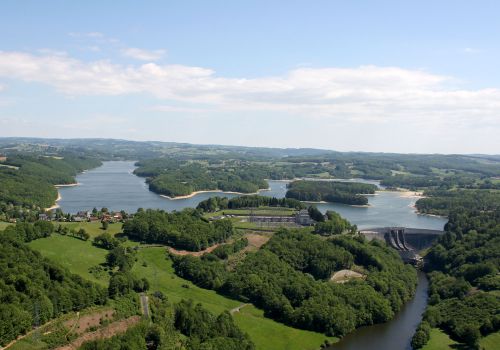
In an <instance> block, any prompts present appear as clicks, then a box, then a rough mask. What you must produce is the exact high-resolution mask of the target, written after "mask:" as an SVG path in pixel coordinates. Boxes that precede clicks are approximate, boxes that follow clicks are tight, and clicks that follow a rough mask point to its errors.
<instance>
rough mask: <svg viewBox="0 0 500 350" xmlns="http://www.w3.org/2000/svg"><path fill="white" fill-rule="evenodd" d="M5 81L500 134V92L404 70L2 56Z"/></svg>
mask: <svg viewBox="0 0 500 350" xmlns="http://www.w3.org/2000/svg"><path fill="white" fill-rule="evenodd" d="M2 77H3V78H9V79H18V80H22V81H26V82H38V83H43V84H47V85H49V86H52V87H54V88H55V89H57V90H58V91H60V92H62V93H63V94H65V95H68V96H78V95H123V94H134V93H148V94H151V95H153V96H155V97H157V98H159V99H164V100H167V101H170V102H173V103H172V104H170V102H169V103H160V106H156V107H153V108H155V109H156V110H158V111H165V112H170V113H172V112H175V113H198V114H201V113H203V112H212V113H213V112H215V113H216V112H240V111H241V112H248V111H250V112H268V113H272V112H284V113H287V114H289V115H290V116H292V117H293V116H300V117H306V118H315V119H320V120H325V119H329V120H334V121H336V122H338V123H344V122H348V121H353V122H357V123H370V122H374V123H378V124H379V123H386V124H387V125H389V127H390V123H394V122H399V123H404V124H411V125H415V126H418V127H425V126H426V125H430V123H431V124H432V125H440V126H441V127H442V128H446V127H450V128H472V127H474V128H477V127H481V126H482V125H490V126H491V125H494V126H495V127H497V128H500V127H499V125H498V124H499V123H498V121H499V119H500V89H498V88H489V89H475V90H472V89H463V88H460V87H457V86H454V85H453V84H456V83H457V81H456V80H455V79H453V78H451V77H446V76H441V75H436V74H431V73H428V72H425V71H422V70H409V69H402V68H398V67H377V66H361V67H356V68H297V69H293V70H291V71H289V72H288V73H287V74H285V75H282V76H268V77H260V78H252V79H240V78H231V77H220V76H218V75H217V74H216V73H215V72H214V71H213V70H211V69H207V68H202V67H192V66H185V65H159V64H156V63H145V64H138V65H119V64H114V63H112V62H111V61H109V60H100V61H91V62H83V61H80V60H78V59H75V58H72V57H69V56H67V55H60V54H51V53H50V52H47V53H44V54H38V55H33V54H28V53H21V52H0V78H2ZM179 106H181V107H179Z"/></svg>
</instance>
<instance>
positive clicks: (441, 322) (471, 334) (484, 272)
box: [413, 209, 500, 348]
mask: <svg viewBox="0 0 500 350" xmlns="http://www.w3.org/2000/svg"><path fill="white" fill-rule="evenodd" d="M445 229H446V233H445V234H444V235H443V236H441V237H440V238H439V240H438V241H437V243H436V244H435V245H434V246H433V247H432V248H431V250H430V251H429V253H428V255H427V259H428V262H427V264H426V268H427V270H428V271H429V278H430V289H429V307H428V308H427V311H426V313H425V315H424V321H423V325H422V326H421V329H419V330H418V331H417V333H416V335H415V336H414V339H413V344H414V346H415V348H420V347H422V346H423V345H424V344H425V343H426V342H427V340H428V338H429V335H428V332H427V331H426V330H427V329H428V328H429V327H439V328H441V329H442V330H443V331H445V332H446V333H447V334H449V335H450V336H451V337H452V338H453V339H455V340H457V341H459V342H461V343H465V344H467V345H468V346H469V347H471V348H477V347H478V341H479V339H480V338H481V337H482V336H485V335H488V334H489V333H492V332H497V331H499V330H500V294H499V293H500V275H499V271H498V267H499V266H500V211H498V210H494V211H493V210H492V211H482V210H481V211H472V210H469V211H465V210H463V209H462V210H457V211H455V212H452V213H451V214H450V217H449V222H448V224H446V227H445Z"/></svg>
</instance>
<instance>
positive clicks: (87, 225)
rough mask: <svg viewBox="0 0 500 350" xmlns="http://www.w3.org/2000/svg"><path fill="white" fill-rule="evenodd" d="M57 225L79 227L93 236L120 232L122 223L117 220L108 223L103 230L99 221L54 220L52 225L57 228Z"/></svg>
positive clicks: (76, 228) (70, 227) (77, 228)
mask: <svg viewBox="0 0 500 350" xmlns="http://www.w3.org/2000/svg"><path fill="white" fill-rule="evenodd" d="M59 225H61V226H67V227H68V228H69V229H75V230H79V229H81V228H83V229H85V231H87V233H88V234H89V235H90V237H95V236H98V235H100V234H101V233H104V232H106V231H107V232H109V233H110V234H112V235H115V234H117V233H120V232H122V226H123V225H122V223H121V222H117V223H114V224H109V226H108V229H107V230H106V231H104V230H103V229H102V224H101V223H100V222H99V221H95V222H54V226H55V227H56V228H57V227H58V226H59Z"/></svg>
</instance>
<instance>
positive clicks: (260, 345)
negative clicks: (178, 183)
mask: <svg viewBox="0 0 500 350" xmlns="http://www.w3.org/2000/svg"><path fill="white" fill-rule="evenodd" d="M84 225H85V226H87V225H88V224H84ZM85 228H86V227H85ZM128 243H129V244H130V245H135V243H133V242H128ZM29 245H30V246H31V247H32V248H33V249H35V250H38V251H39V252H41V253H42V255H43V256H45V257H47V258H50V259H52V260H54V261H57V262H59V263H60V264H61V265H63V266H65V267H67V268H68V269H69V270H70V271H71V272H73V273H76V274H79V275H81V276H82V277H85V278H87V279H89V280H92V281H95V282H97V283H100V284H101V285H106V284H107V281H108V276H105V277H103V278H99V279H96V278H95V277H94V276H93V275H92V274H90V273H89V272H88V269H89V268H90V267H92V266H96V265H98V264H100V263H102V262H104V259H105V255H106V250H103V249H100V248H97V247H95V246H93V245H92V243H91V242H90V241H86V242H85V241H82V240H79V239H76V238H73V237H68V236H62V235H59V234H53V235H52V236H51V237H49V238H43V239H38V240H36V241H33V242H31V243H29ZM132 272H133V273H135V274H136V275H137V276H140V277H146V278H147V279H148V280H149V281H150V282H151V291H155V290H160V291H162V292H164V293H165V294H166V295H167V296H168V298H169V299H170V300H171V301H174V302H175V301H179V300H181V299H193V300H194V301H196V302H200V303H202V304H203V305H204V306H205V307H206V308H207V309H208V310H210V311H212V312H214V313H220V312H222V311H224V310H231V309H232V308H235V307H237V306H238V305H240V304H241V302H240V301H237V300H232V299H229V298H226V297H223V296H221V295H219V294H217V293H215V292H214V291H211V290H206V289H202V288H199V287H197V286H195V285H193V284H192V283H191V282H189V281H187V280H184V279H182V278H179V277H178V276H176V275H175V273H174V270H173V267H172V262H171V261H170V259H168V258H167V255H166V249H165V248H161V247H155V248H142V249H139V251H138V261H137V262H136V263H135V265H134V267H133V269H132ZM234 316H235V320H236V323H237V324H238V325H239V326H240V327H241V328H242V329H243V330H244V331H245V332H247V333H248V334H249V335H250V336H251V338H252V339H253V340H254V342H255V344H256V345H257V349H262V350H267V349H273V350H274V349H275V350H279V349H286V350H314V349H318V348H319V346H320V345H321V344H322V343H323V342H324V341H325V339H329V340H330V341H331V342H333V341H334V340H335V338H327V337H326V336H325V335H323V334H320V333H315V332H309V331H303V330H298V329H294V328H291V327H287V326H285V325H283V324H281V323H278V322H275V321H273V320H270V319H268V318H265V317H264V316H263V312H262V310H258V309H256V308H254V307H253V306H247V307H245V308H243V309H242V310H241V311H240V313H236V314H235V315H234Z"/></svg>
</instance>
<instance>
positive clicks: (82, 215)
mask: <svg viewBox="0 0 500 350" xmlns="http://www.w3.org/2000/svg"><path fill="white" fill-rule="evenodd" d="M90 216H91V213H90V212H89V211H79V212H78V213H76V215H74V216H73V221H77V222H82V221H89V220H90Z"/></svg>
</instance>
